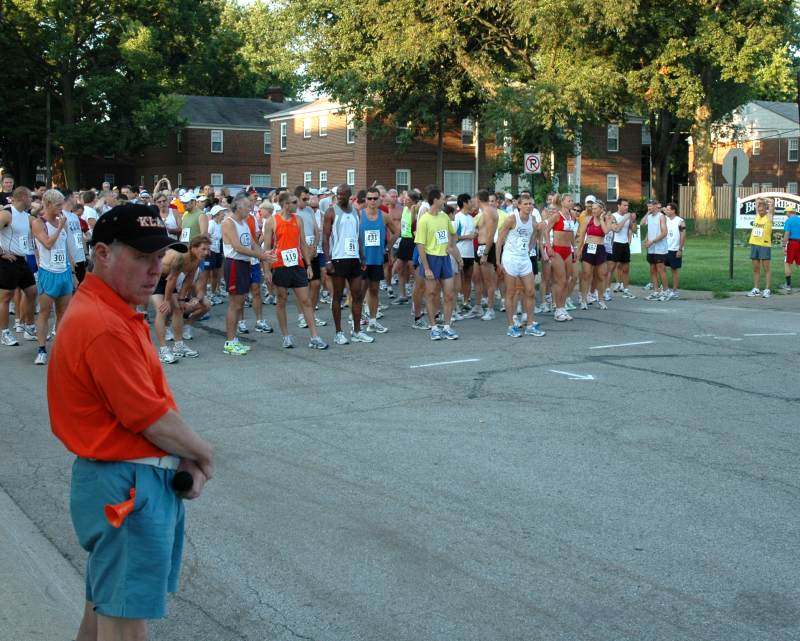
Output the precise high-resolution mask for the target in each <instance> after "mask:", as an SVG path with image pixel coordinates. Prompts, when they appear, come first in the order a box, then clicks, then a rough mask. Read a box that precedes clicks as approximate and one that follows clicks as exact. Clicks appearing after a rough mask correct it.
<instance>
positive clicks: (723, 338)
mask: <svg viewBox="0 0 800 641" xmlns="http://www.w3.org/2000/svg"><path fill="white" fill-rule="evenodd" d="M711 338H713V339H714V340H715V341H743V340H744V339H743V338H734V337H733V336H712V337H711Z"/></svg>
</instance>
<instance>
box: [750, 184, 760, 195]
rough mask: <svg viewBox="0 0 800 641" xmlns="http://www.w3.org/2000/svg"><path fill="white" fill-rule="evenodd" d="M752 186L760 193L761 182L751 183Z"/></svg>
mask: <svg viewBox="0 0 800 641" xmlns="http://www.w3.org/2000/svg"><path fill="white" fill-rule="evenodd" d="M750 187H751V188H752V189H754V190H755V191H756V193H758V192H759V191H760V190H761V183H751V185H750Z"/></svg>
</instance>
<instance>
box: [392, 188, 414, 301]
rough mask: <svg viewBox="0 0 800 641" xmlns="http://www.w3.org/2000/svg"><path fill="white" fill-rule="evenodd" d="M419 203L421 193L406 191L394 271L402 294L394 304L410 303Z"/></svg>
mask: <svg viewBox="0 0 800 641" xmlns="http://www.w3.org/2000/svg"><path fill="white" fill-rule="evenodd" d="M418 203H419V194H417V193H416V192H406V193H404V198H403V211H402V212H401V214H400V238H399V239H398V242H399V244H398V245H397V261H396V262H395V267H394V271H395V272H396V273H397V278H398V281H399V288H400V295H399V296H398V297H397V298H396V299H395V300H393V301H392V305H405V304H406V303H408V281H409V278H410V277H411V270H412V269H413V267H412V264H411V263H412V261H413V259H414V229H415V227H416V221H415V220H414V208H415V207H416V205H417V204H418Z"/></svg>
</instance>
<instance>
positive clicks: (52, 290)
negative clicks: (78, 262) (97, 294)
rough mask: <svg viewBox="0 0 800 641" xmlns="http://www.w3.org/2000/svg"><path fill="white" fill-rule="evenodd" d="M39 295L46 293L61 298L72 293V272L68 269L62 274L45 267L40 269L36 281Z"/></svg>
mask: <svg viewBox="0 0 800 641" xmlns="http://www.w3.org/2000/svg"><path fill="white" fill-rule="evenodd" d="M36 291H37V292H38V293H39V296H41V295H42V294H46V295H47V296H49V297H50V298H61V297H62V296H69V295H70V294H72V291H73V288H72V272H71V271H70V270H67V271H65V272H61V273H60V274H57V273H53V272H49V271H47V270H46V269H45V268H44V267H42V268H41V269H40V270H39V279H38V281H37V283H36Z"/></svg>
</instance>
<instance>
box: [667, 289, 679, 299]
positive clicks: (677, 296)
mask: <svg viewBox="0 0 800 641" xmlns="http://www.w3.org/2000/svg"><path fill="white" fill-rule="evenodd" d="M676 298H680V294H678V290H677V289H673V290H672V293H671V294H670V296H669V299H670V300H675V299H676Z"/></svg>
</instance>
